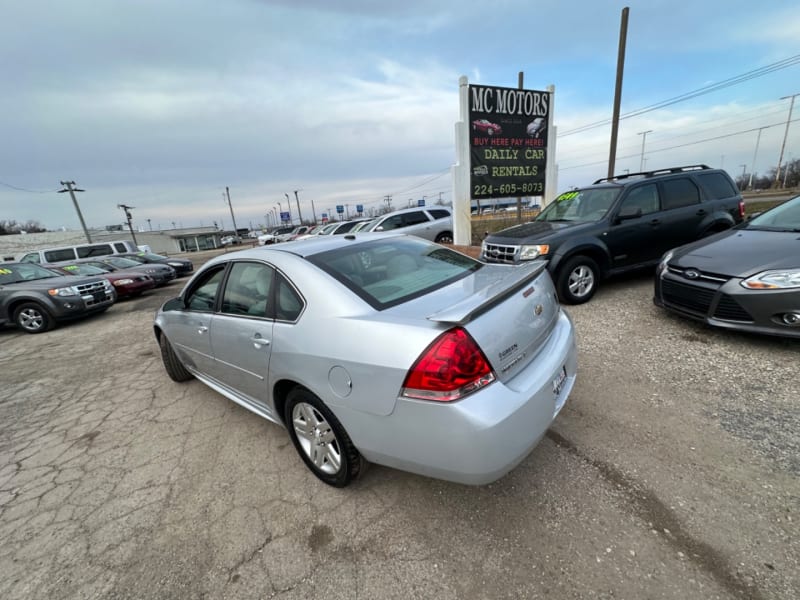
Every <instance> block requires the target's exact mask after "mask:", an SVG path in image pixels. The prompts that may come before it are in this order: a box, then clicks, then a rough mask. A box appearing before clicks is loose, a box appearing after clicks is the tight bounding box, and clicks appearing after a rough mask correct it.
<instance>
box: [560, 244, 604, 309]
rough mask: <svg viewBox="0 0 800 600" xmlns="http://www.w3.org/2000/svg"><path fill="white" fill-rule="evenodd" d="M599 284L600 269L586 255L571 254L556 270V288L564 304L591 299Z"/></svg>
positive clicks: (579, 302) (580, 302)
mask: <svg viewBox="0 0 800 600" xmlns="http://www.w3.org/2000/svg"><path fill="white" fill-rule="evenodd" d="M599 284H600V269H599V267H598V266H597V263H596V262H595V261H594V260H592V259H591V258H589V257H588V256H573V257H572V258H570V259H569V260H568V261H567V262H566V263H564V265H563V266H561V268H560V269H559V270H558V277H557V278H556V290H557V291H558V297H559V298H560V299H561V301H562V302H563V303H564V304H583V303H584V302H588V301H589V300H591V298H592V296H594V293H595V292H596V291H597V286H598V285H599Z"/></svg>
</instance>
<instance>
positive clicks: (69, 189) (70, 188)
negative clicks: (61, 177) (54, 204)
mask: <svg viewBox="0 0 800 600" xmlns="http://www.w3.org/2000/svg"><path fill="white" fill-rule="evenodd" d="M61 185H64V186H66V187H67V189H65V190H59V191H58V193H59V194H63V193H64V192H69V195H70V196H71V197H72V204H73V205H74V206H75V211H76V212H77V213H78V218H79V219H80V221H81V227H83V235H85V236H86V241H87V242H89V243H90V244H91V243H92V237H91V236H90V235H89V230H88V229H87V228H86V223H85V222H84V221H83V215H82V214H81V209H80V207H79V206H78V201H77V200H76V199H75V192H83V191H85V190H81V189H78V188H76V187H75V182H74V181H62V182H61Z"/></svg>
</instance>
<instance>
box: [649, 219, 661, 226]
mask: <svg viewBox="0 0 800 600" xmlns="http://www.w3.org/2000/svg"><path fill="white" fill-rule="evenodd" d="M650 225H661V220H660V219H653V220H652V221H650Z"/></svg>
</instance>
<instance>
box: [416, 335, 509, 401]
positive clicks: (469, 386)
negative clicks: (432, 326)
mask: <svg viewBox="0 0 800 600" xmlns="http://www.w3.org/2000/svg"><path fill="white" fill-rule="evenodd" d="M494 380H495V376H494V373H493V372H492V368H491V366H489V361H488V360H486V356H485V355H484V354H483V352H482V351H481V349H480V348H479V347H478V344H477V343H476V342H475V340H473V339H472V336H470V335H469V334H468V333H467V332H466V331H465V330H464V329H462V328H460V327H456V328H454V329H450V330H449V331H446V332H445V333H443V334H442V335H440V336H439V337H438V338H436V339H435V340H434V341H433V343H432V344H431V345H430V346H428V348H427V349H426V350H425V351H424V352H423V353H422V356H420V357H419V358H418V359H417V362H416V363H414V366H412V367H411V369H410V370H409V372H408V375H406V380H405V382H404V383H403V390H402V395H403V396H404V397H406V398H418V399H420V400H435V401H437V402H452V401H454V400H459V399H461V398H463V397H464V396H466V395H468V394H471V393H472V392H474V391H476V390H479V389H480V388H482V387H484V386H487V385H489V384H490V383H492V382H493V381H494Z"/></svg>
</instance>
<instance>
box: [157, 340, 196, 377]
mask: <svg viewBox="0 0 800 600" xmlns="http://www.w3.org/2000/svg"><path fill="white" fill-rule="evenodd" d="M158 345H159V346H160V347H161V360H162V361H163V362H164V369H166V371H167V375H169V378H170V379H172V381H177V382H178V383H180V382H182V381H189V380H190V379H191V378H192V374H191V373H189V371H187V370H186V367H184V366H183V363H181V361H180V359H179V358H178V355H177V354H175V351H174V350H173V349H172V344H170V343H169V340H168V339H167V336H166V335H164V334H163V333H162V334H161V337H160V338H159V340H158Z"/></svg>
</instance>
